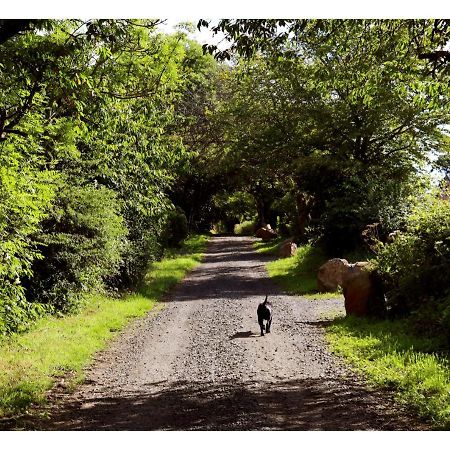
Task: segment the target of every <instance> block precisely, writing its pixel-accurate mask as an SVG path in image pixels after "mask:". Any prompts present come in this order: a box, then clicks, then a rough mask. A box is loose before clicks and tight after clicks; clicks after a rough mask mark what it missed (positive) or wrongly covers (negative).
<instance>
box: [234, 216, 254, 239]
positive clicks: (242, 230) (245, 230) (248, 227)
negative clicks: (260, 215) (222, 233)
mask: <svg viewBox="0 0 450 450" xmlns="http://www.w3.org/2000/svg"><path fill="white" fill-rule="evenodd" d="M255 231H256V223H255V222H254V221H253V220H246V221H244V222H242V223H238V224H236V225H235V226H234V234H237V235H241V236H253V235H254V234H255Z"/></svg>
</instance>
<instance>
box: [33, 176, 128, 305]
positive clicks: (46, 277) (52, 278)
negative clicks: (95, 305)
mask: <svg viewBox="0 0 450 450" xmlns="http://www.w3.org/2000/svg"><path fill="white" fill-rule="evenodd" d="M117 211H120V206H119V204H118V202H117V200H116V197H115V194H114V193H113V192H111V191H110V190H108V189H107V188H104V187H100V188H98V187H95V186H82V187H78V186H74V185H70V184H68V185H66V186H63V187H61V188H60V189H59V192H58V195H57V200H56V201H55V204H54V206H53V209H52V211H51V214H50V216H49V217H48V218H47V219H46V220H45V221H44V222H43V223H42V231H41V232H40V233H39V234H38V235H37V236H36V238H37V240H39V241H40V243H41V245H40V248H41V252H42V255H43V257H44V258H43V259H40V260H38V261H35V263H34V264H33V274H34V275H33V277H32V278H30V279H29V286H28V297H29V299H30V300H31V301H39V302H42V303H47V304H50V305H52V306H54V307H55V308H56V309H58V310H60V311H71V310H73V309H76V308H77V306H78V305H79V303H80V300H81V298H82V297H81V296H80V294H82V293H86V292H88V291H91V290H99V289H102V288H103V286H104V281H105V280H106V279H107V278H108V277H111V276H112V275H114V274H116V273H117V272H118V270H119V267H120V264H121V262H122V254H123V251H124V249H125V246H126V243H127V241H126V233H127V230H126V228H125V226H124V224H123V219H122V217H121V216H120V215H119V214H118V212H117Z"/></svg>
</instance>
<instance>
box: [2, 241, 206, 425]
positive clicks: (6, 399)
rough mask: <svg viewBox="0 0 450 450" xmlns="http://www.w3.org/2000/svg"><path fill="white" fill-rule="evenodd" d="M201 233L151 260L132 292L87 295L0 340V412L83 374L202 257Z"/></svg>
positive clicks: (41, 397)
mask: <svg viewBox="0 0 450 450" xmlns="http://www.w3.org/2000/svg"><path fill="white" fill-rule="evenodd" d="M207 240H208V238H207V237H206V236H193V237H190V238H189V239H187V240H186V241H185V243H184V244H183V247H182V248H181V249H180V250H177V251H173V250H172V251H170V252H169V253H168V254H167V255H166V256H165V258H164V259H163V260H162V261H159V262H155V263H153V264H152V265H151V267H150V269H149V271H148V274H147V277H146V280H145V283H143V285H142V286H141V287H140V288H139V290H138V291H137V292H136V293H133V294H129V295H126V296H124V297H123V298H120V299H117V298H113V297H109V296H106V295H92V296H90V298H89V301H88V304H87V306H86V307H85V308H84V309H83V310H82V311H81V312H80V313H79V314H76V315H72V316H66V317H62V318H57V317H46V318H43V319H41V320H39V321H38V322H37V323H36V325H35V326H34V327H33V329H32V330H31V331H29V332H27V333H24V334H21V335H15V336H12V337H10V338H9V339H8V340H5V341H3V342H1V343H0V417H1V416H5V415H10V414H14V413H19V412H26V410H27V408H28V407H29V406H30V405H32V404H40V403H42V402H44V401H45V398H46V392H47V391H48V390H49V389H50V388H51V387H52V386H53V384H54V382H55V379H59V378H60V377H62V376H64V375H65V374H67V373H69V374H70V375H71V376H70V379H71V383H72V384H76V383H77V382H80V381H81V380H82V379H83V369H84V368H85V367H86V366H87V365H88V364H89V363H90V362H91V361H92V357H93V355H94V354H95V352H97V351H99V350H101V349H103V348H105V347H106V345H107V343H108V341H109V340H110V339H111V338H112V337H113V336H114V335H115V334H116V333H117V332H118V331H120V330H121V329H122V328H123V327H124V326H125V325H126V324H127V323H128V322H130V320H132V319H133V318H135V317H141V316H143V315H145V314H146V313H147V312H148V311H150V310H151V309H153V308H154V307H155V305H156V303H157V301H158V300H159V299H161V297H162V295H163V294H164V293H165V292H167V291H168V290H169V289H170V288H171V287H172V286H173V285H175V284H176V283H177V282H178V281H180V280H181V279H182V278H183V277H184V275H185V274H186V273H187V272H188V271H189V270H191V269H193V268H194V267H195V266H196V265H197V264H198V263H199V262H200V260H201V257H202V252H203V251H204V249H205V247H206V242H207Z"/></svg>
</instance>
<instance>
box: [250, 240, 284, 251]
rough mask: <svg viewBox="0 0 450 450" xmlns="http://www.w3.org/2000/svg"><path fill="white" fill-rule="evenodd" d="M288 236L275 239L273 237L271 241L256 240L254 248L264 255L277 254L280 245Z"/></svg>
mask: <svg viewBox="0 0 450 450" xmlns="http://www.w3.org/2000/svg"><path fill="white" fill-rule="evenodd" d="M284 240H286V238H284V237H277V238H275V239H271V240H270V241H262V240H261V241H256V242H254V243H253V248H254V249H255V250H256V251H257V252H258V253H261V254H263V255H276V253H277V249H278V246H279V245H280V244H281V243H282V242H283V241H284Z"/></svg>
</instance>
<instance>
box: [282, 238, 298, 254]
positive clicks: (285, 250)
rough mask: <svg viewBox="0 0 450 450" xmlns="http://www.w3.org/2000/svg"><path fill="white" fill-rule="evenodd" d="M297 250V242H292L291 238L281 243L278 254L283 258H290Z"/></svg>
mask: <svg viewBox="0 0 450 450" xmlns="http://www.w3.org/2000/svg"><path fill="white" fill-rule="evenodd" d="M296 251H297V244H296V243H295V242H292V240H291V239H288V240H287V241H284V242H282V243H281V244H280V247H279V248H278V256H280V257H281V258H289V257H290V256H293V255H295V252H296Z"/></svg>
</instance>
